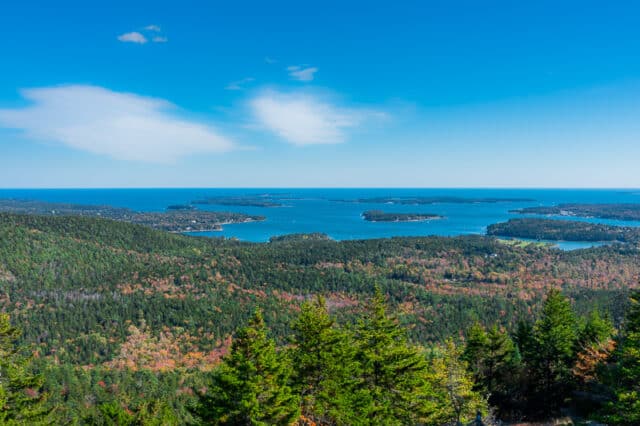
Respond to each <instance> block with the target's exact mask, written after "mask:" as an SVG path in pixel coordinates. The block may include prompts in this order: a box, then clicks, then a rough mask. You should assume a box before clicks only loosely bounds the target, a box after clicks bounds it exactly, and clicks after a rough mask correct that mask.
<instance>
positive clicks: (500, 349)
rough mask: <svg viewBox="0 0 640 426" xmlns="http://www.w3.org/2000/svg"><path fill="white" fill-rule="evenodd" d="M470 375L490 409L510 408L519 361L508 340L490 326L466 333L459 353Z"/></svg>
mask: <svg viewBox="0 0 640 426" xmlns="http://www.w3.org/2000/svg"><path fill="white" fill-rule="evenodd" d="M462 358H463V360H464V361H466V362H467V363H468V364H469V366H470V369H471V371H472V372H473V375H474V379H475V382H476V384H477V385H476V390H480V391H483V392H486V393H487V394H488V396H489V403H490V404H491V405H493V406H498V407H507V406H509V405H512V404H511V403H510V402H511V401H510V400H511V399H513V397H514V396H515V393H516V387H517V386H518V383H517V378H518V376H519V372H520V371H519V369H520V361H519V356H518V353H517V349H516V346H515V344H514V343H513V340H511V337H509V335H508V334H507V333H506V332H504V331H503V330H501V329H499V328H498V326H497V325H494V326H493V327H491V328H490V329H489V331H485V329H484V327H482V326H481V325H479V324H475V325H473V326H472V327H471V328H470V329H469V331H468V332H467V340H466V344H465V349H464V352H463V357H462Z"/></svg>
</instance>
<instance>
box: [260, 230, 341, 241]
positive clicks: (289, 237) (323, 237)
mask: <svg viewBox="0 0 640 426" xmlns="http://www.w3.org/2000/svg"><path fill="white" fill-rule="evenodd" d="M296 241H333V240H332V239H331V237H329V236H328V235H327V234H325V233H322V232H311V233H308V234H304V233H298V234H285V235H274V236H273V237H271V238H269V242H270V243H285V242H286V243H289V242H296Z"/></svg>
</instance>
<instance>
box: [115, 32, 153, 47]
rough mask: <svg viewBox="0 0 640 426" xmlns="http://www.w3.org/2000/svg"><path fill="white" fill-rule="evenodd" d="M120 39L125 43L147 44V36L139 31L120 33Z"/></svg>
mask: <svg viewBox="0 0 640 426" xmlns="http://www.w3.org/2000/svg"><path fill="white" fill-rule="evenodd" d="M118 40H120V41H122V42H125V43H138V44H145V43H146V42H147V38H146V37H145V36H144V35H142V34H140V33H139V32H137V31H133V32H130V33H124V34H120V35H119V36H118Z"/></svg>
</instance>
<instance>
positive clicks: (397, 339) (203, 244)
mask: <svg viewBox="0 0 640 426" xmlns="http://www.w3.org/2000/svg"><path fill="white" fill-rule="evenodd" d="M276 242H277V243H275V244H274V243H243V242H239V241H233V240H226V239H222V238H218V239H210V238H198V237H187V236H183V235H178V234H171V233H167V232H161V231H157V230H153V229H151V228H149V227H146V226H139V225H135V224H130V223H126V222H123V221H115V220H107V219H102V218H97V217H86V216H85V217H82V216H58V215H47V216H42V215H22V214H8V213H2V214H0V288H1V289H2V292H1V295H0V300H1V302H0V303H2V310H3V312H5V314H3V315H1V316H0V350H1V351H2V353H3V354H10V355H7V356H3V357H2V360H0V368H1V369H2V373H3V375H2V377H9V379H10V380H11V383H12V386H11V387H10V388H5V387H3V388H2V389H3V390H4V392H5V393H3V394H2V395H3V397H5V396H6V398H9V399H8V401H15V400H18V399H19V400H20V401H21V402H20V404H19V405H18V404H11V403H5V410H4V411H3V412H2V415H4V416H12V417H10V418H15V419H18V421H19V422H22V423H26V424H38V422H39V421H47V422H49V423H53V424H74V423H80V424H118V425H125V424H127V425H128V424H143V425H146V424H163V425H166V424H168V425H179V424H202V423H207V424H238V423H241V421H246V419H249V420H250V421H251V422H253V423H260V422H262V423H263V424H299V425H309V424H312V423H311V422H314V423H316V424H372V425H373V424H407V425H409V424H410V425H415V424H427V425H445V424H452V423H453V424H455V423H456V422H457V421H460V422H464V423H468V422H470V421H472V420H473V419H474V418H475V416H476V412H477V411H480V413H481V415H482V417H483V419H485V421H487V424H489V422H490V421H493V420H492V416H495V418H498V419H501V420H505V421H524V420H548V419H550V418H553V417H555V416H560V414H561V413H564V414H563V415H565V416H566V415H567V414H566V413H570V415H571V416H572V417H575V418H578V417H580V418H582V419H595V420H599V421H602V422H605V423H607V424H610V425H631V424H637V422H638V421H640V410H638V406H639V404H640V400H639V397H638V395H640V393H639V391H640V389H639V388H638V386H639V385H638V384H639V383H640V374H639V370H638V368H637V366H638V365H640V355H639V353H640V352H639V350H640V338H639V337H638V336H640V304H639V303H640V300H639V297H640V295H635V296H634V295H632V294H630V293H629V291H630V289H632V288H634V287H637V286H638V277H640V264H639V263H638V261H637V259H638V250H637V249H636V248H634V247H632V246H630V245H628V244H625V245H615V246H611V247H600V248H594V249H588V250H577V251H572V252H563V251H560V250H554V249H549V248H547V247H545V246H540V245H527V246H519V245H506V244H503V243H501V242H500V241H498V240H497V239H495V238H492V237H483V236H466V237H455V238H449V237H411V238H409V237H403V238H390V239H377V240H360V241H332V240H328V239H324V238H304V237H303V238H298V237H295V238H290V239H287V238H284V237H282V238H280V239H279V240H277V241H276ZM558 289H561V291H559V290H558ZM14 327H19V328H20V329H21V333H20V330H17V329H16V328H14ZM247 372H249V373H247ZM0 386H4V385H2V384H1V383H0ZM261 398H268V401H269V402H268V403H264V402H261V401H263V400H262V399H261ZM491 413H493V414H491Z"/></svg>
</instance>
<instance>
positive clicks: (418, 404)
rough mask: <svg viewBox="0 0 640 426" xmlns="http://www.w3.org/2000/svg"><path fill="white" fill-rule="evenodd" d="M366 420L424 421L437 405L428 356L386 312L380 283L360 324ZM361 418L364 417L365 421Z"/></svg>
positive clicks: (357, 339) (389, 422) (358, 337)
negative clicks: (413, 343) (413, 344)
mask: <svg viewBox="0 0 640 426" xmlns="http://www.w3.org/2000/svg"><path fill="white" fill-rule="evenodd" d="M355 344H356V347H357V353H356V360H357V361H358V363H359V364H360V380H361V383H360V384H359V387H360V389H361V391H363V393H364V395H365V398H363V402H362V405H361V406H359V407H355V409H356V410H359V412H358V413H357V415H358V416H359V418H360V419H362V421H364V420H365V419H366V424H372V425H379V424H384V425H404V424H419V423H423V422H425V421H426V419H428V418H429V417H430V416H431V415H433V413H434V412H435V411H436V404H435V403H436V401H435V399H434V398H435V395H434V394H433V390H432V382H433V380H432V378H431V377H429V368H428V363H427V360H426V357H425V356H424V355H423V354H422V353H421V352H420V351H419V350H418V349H417V348H415V347H412V346H410V345H409V343H408V340H407V336H406V334H405V331H404V330H403V329H402V328H401V327H400V326H399V325H398V322H397V320H396V319H395V318H394V317H392V316H389V315H388V314H387V312H386V306H385V300H384V296H383V295H382V293H381V291H380V289H379V288H377V289H376V293H375V296H374V297H373V298H372V300H371V301H370V304H369V306H368V307H367V311H366V313H365V314H364V317H363V319H362V320H360V321H359V322H358V324H357V327H356V330H355ZM361 424H362V423H361Z"/></svg>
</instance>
